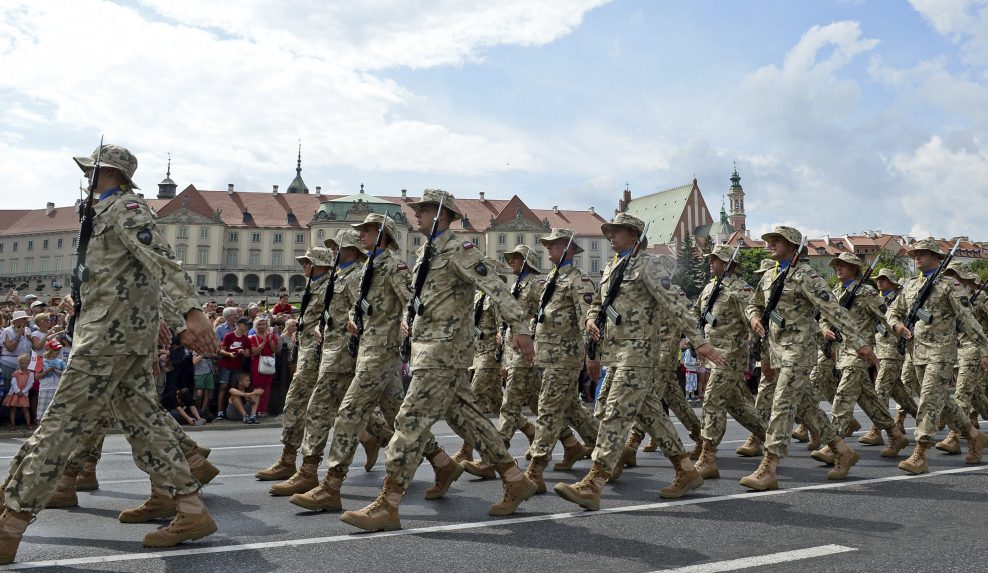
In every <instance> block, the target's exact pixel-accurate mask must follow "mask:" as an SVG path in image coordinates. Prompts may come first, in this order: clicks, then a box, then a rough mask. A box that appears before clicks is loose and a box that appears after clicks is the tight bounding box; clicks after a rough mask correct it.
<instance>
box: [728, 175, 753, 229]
mask: <svg viewBox="0 0 988 573" xmlns="http://www.w3.org/2000/svg"><path fill="white" fill-rule="evenodd" d="M727 201H728V203H729V204H730V207H731V215H730V217H729V219H728V220H729V221H730V223H731V226H732V227H734V230H736V231H741V232H743V233H747V230H748V228H747V227H745V224H744V218H745V215H744V189H742V188H741V176H740V175H738V166H737V164H735V165H734V172H733V173H731V188H730V190H729V191H728V192H727Z"/></svg>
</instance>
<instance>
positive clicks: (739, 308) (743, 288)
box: [730, 278, 755, 332]
mask: <svg viewBox="0 0 988 573" xmlns="http://www.w3.org/2000/svg"><path fill="white" fill-rule="evenodd" d="M733 286H734V287H735V288H732V289H731V290H730V297H731V298H730V304H731V306H732V307H733V308H734V310H735V311H736V312H737V313H738V316H740V317H742V318H744V316H745V314H744V312H745V309H746V308H748V305H749V304H751V300H752V299H753V298H754V297H755V291H754V289H752V288H751V286H750V285H749V284H748V283H746V282H745V281H743V280H741V279H740V278H739V279H738V280H737V281H736V282H735V283H734V285H733ZM744 323H745V328H744V332H748V330H749V328H750V325H749V324H748V321H747V320H745V321H744Z"/></svg>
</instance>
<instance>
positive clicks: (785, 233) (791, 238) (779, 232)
mask: <svg viewBox="0 0 988 573" xmlns="http://www.w3.org/2000/svg"><path fill="white" fill-rule="evenodd" d="M769 237H781V238H782V239H784V240H786V241H788V242H790V243H792V244H793V245H799V243H801V242H802V240H803V234H802V233H800V232H799V231H798V230H796V229H794V228H793V227H787V226H785V225H776V226H775V227H774V228H773V229H772V230H771V231H769V232H767V233H765V234H764V235H762V240H763V241H767V240H768V239H769Z"/></svg>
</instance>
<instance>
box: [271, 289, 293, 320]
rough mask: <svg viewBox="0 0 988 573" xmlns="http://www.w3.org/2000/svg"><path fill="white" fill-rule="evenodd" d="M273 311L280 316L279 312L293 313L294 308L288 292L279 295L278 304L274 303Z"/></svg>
mask: <svg viewBox="0 0 988 573" xmlns="http://www.w3.org/2000/svg"><path fill="white" fill-rule="evenodd" d="M271 312H272V313H273V314H274V315H275V316H278V315H279V314H292V313H293V312H294V309H293V308H292V305H290V304H288V293H287V292H284V293H281V294H280V295H278V304H276V305H274V308H273V309H272V310H271Z"/></svg>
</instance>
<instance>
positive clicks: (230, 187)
mask: <svg viewBox="0 0 988 573" xmlns="http://www.w3.org/2000/svg"><path fill="white" fill-rule="evenodd" d="M226 192H227V193H228V194H230V195H233V183H227V184H226Z"/></svg>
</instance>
